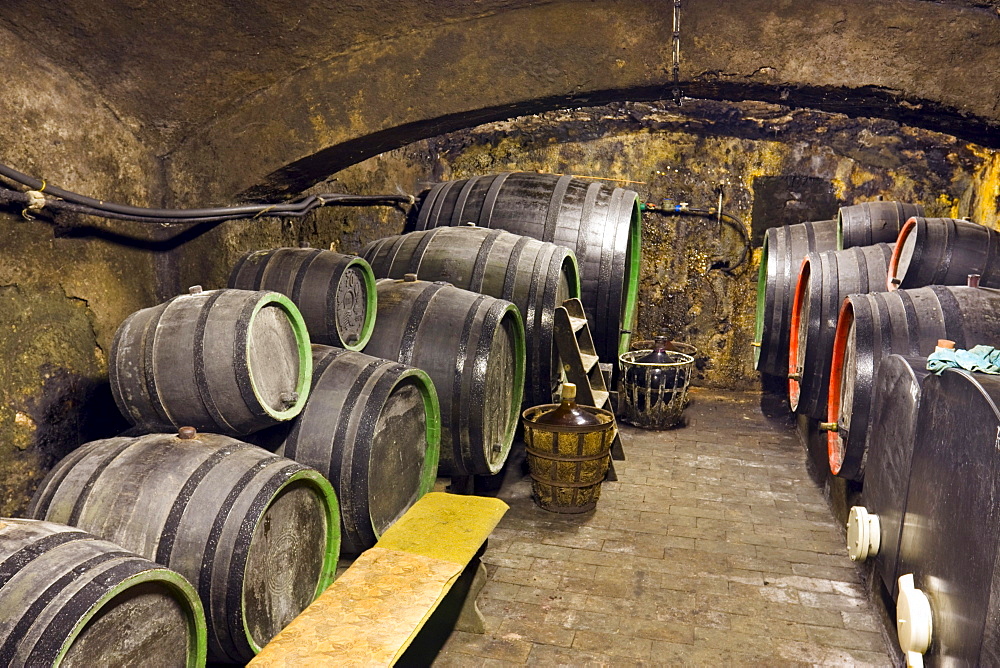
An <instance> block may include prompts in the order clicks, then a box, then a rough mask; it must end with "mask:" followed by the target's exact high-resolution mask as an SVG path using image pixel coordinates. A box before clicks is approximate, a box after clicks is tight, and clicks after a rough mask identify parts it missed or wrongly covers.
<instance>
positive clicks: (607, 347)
mask: <svg viewBox="0 0 1000 668" xmlns="http://www.w3.org/2000/svg"><path fill="white" fill-rule="evenodd" d="M469 222H472V223H475V224H476V225H478V226H479V227H491V228H499V229H503V230H507V231H508V232H513V233H514V234H523V235H525V236H529V237H534V238H535V239H540V240H542V241H549V242H552V243H554V244H559V245H560V246H565V247H566V248H569V249H570V250H572V251H573V252H574V253H575V254H576V258H577V260H578V261H579V263H580V282H581V293H580V300H581V301H582V302H583V307H584V310H585V311H586V313H587V319H588V320H589V321H590V331H591V334H592V335H593V337H594V344H595V346H596V348H597V354H598V355H599V356H600V358H601V359H602V360H605V361H607V362H612V363H615V364H617V362H618V355H620V354H621V353H624V352H627V351H628V344H629V338H630V337H631V329H632V323H633V321H634V320H635V314H636V307H637V302H638V294H639V261H640V259H641V253H642V214H641V213H640V211H639V200H638V195H637V194H636V193H635V192H634V191H632V190H626V189H623V188H614V187H612V186H609V185H607V184H606V183H602V182H600V181H593V180H588V179H581V178H574V177H572V176H568V175H558V174H537V173H533V172H513V173H511V172H507V173H503V174H491V175H488V176H477V177H474V178H471V179H465V180H462V181H445V182H443V183H439V184H437V185H436V186H434V187H433V188H431V189H430V190H428V191H427V192H425V193H423V194H422V195H421V199H420V201H419V203H418V209H417V214H416V216H415V219H414V221H413V227H414V229H416V230H427V229H431V228H434V227H442V226H448V225H450V226H453V227H454V226H456V225H464V224H465V223H469Z"/></svg>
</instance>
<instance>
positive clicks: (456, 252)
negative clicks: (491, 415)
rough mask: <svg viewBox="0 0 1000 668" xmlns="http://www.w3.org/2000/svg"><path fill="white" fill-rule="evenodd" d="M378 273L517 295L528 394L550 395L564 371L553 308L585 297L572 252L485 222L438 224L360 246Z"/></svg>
mask: <svg viewBox="0 0 1000 668" xmlns="http://www.w3.org/2000/svg"><path fill="white" fill-rule="evenodd" d="M361 254H362V255H363V256H364V258H365V259H366V260H368V262H369V263H371V266H372V270H373V271H374V272H375V274H376V276H378V277H379V278H403V276H405V275H406V274H407V273H411V272H412V273H415V274H416V275H417V278H419V279H421V280H425V281H445V282H446V283H451V284H452V285H454V286H455V287H457V288H462V289H464V290H470V291H472V292H479V293H481V294H484V295H489V296H491V297H498V298H500V299H506V300H507V301H510V302H513V303H514V305H515V306H517V308H518V309H520V311H521V318H522V319H523V320H524V337H525V343H526V348H527V374H528V376H527V379H526V381H525V388H524V395H525V396H524V400H525V401H526V402H529V403H530V404H532V405H536V404H547V403H550V402H551V401H552V398H553V394H554V391H555V390H556V388H557V387H558V385H559V381H560V378H561V370H560V367H559V352H558V350H556V347H555V338H554V329H553V322H554V318H555V308H556V307H557V306H560V305H561V304H562V303H563V302H564V301H566V300H567V299H569V298H571V297H579V296H580V278H579V276H578V274H577V266H576V258H575V256H574V255H573V251H571V250H568V249H566V248H564V247H562V246H557V245H555V244H550V243H547V242H544V241H538V240H536V239H532V238H530V237H525V236H521V235H517V234H511V233H509V232H505V231H503V230H488V229H485V228H481V227H475V226H471V227H470V226H465V227H438V228H435V229H433V230H427V231H424V232H411V233H410V234H403V235H400V236H395V237H388V238H386V239H381V240H379V241H375V242H372V243H371V244H368V246H366V247H365V249H364V250H363V251H362V253H361Z"/></svg>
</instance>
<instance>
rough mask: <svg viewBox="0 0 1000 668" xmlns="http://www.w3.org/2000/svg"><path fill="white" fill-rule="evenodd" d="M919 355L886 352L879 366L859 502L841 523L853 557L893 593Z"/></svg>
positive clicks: (922, 368)
mask: <svg viewBox="0 0 1000 668" xmlns="http://www.w3.org/2000/svg"><path fill="white" fill-rule="evenodd" d="M926 364H927V360H926V358H924V357H903V356H902V355H889V356H888V357H886V358H885V359H884V360H882V364H881V365H880V366H879V375H878V380H877V381H876V383H875V389H874V392H873V396H874V405H873V409H872V429H871V437H870V438H869V439H868V452H867V453H866V455H865V457H864V467H863V469H862V473H863V475H864V488H863V489H862V491H861V498H860V504H859V505H858V506H855V507H854V508H852V509H851V513H850V516H849V517H848V522H847V536H848V551H849V553H850V556H851V559H852V560H854V561H859V562H861V561H865V560H868V561H870V562H871V565H870V568H872V569H873V570H874V571H875V572H876V573H877V574H878V576H879V577H881V579H882V583H883V585H884V586H885V588H886V590H887V591H888V592H889V593H890V595H895V593H896V583H897V577H898V575H899V573H898V571H897V567H896V566H897V564H896V562H897V559H898V556H899V537H900V535H901V533H902V530H903V514H904V513H905V511H906V495H907V489H908V487H909V484H910V464H911V462H912V459H913V442H914V439H915V435H916V429H917V414H918V410H919V407H920V398H921V389H920V388H921V383H922V382H923V379H924V378H926V377H927V374H928V373H929V371H927V368H926Z"/></svg>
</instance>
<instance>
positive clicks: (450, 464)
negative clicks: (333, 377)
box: [365, 274, 524, 475]
mask: <svg viewBox="0 0 1000 668" xmlns="http://www.w3.org/2000/svg"><path fill="white" fill-rule="evenodd" d="M375 284H376V287H377V290H378V317H377V318H376V319H375V331H374V332H372V338H371V341H369V342H368V346H367V347H366V348H365V353H367V354H369V355H374V356H375V357H382V358H385V359H394V360H396V361H398V362H401V363H403V364H406V365H409V366H415V367H417V368H418V369H422V370H424V371H426V372H427V375H428V376H430V378H431V380H432V381H434V387H435V388H437V392H438V401H439V402H440V404H441V458H440V469H441V472H442V474H444V475H472V474H476V475H492V474H494V473H497V472H498V471H500V469H501V468H502V467H503V465H504V462H505V461H507V454H508V453H509V452H510V444H511V442H512V441H513V440H514V432H515V430H516V429H517V419H518V413H519V411H518V408H519V407H520V405H521V397H522V394H523V392H524V326H523V325H522V324H521V316H520V315H519V314H518V311H517V307H516V306H514V305H513V304H512V303H510V302H508V301H505V300H503V299H496V298H494V297H487V296H486V295H478V294H476V293H474V292H469V291H468V290H462V289H460V288H456V287H454V286H452V285H449V284H447V283H428V282H426V281H418V280H416V277H415V276H414V275H413V274H407V277H406V278H405V279H404V280H401V281H397V280H393V279H389V278H383V279H381V280H378V281H376V283H375Z"/></svg>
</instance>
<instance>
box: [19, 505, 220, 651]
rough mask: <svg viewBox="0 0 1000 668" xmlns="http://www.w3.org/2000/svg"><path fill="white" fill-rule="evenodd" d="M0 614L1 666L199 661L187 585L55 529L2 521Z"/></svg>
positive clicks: (199, 621)
mask: <svg viewBox="0 0 1000 668" xmlns="http://www.w3.org/2000/svg"><path fill="white" fill-rule="evenodd" d="M0 610H2V611H3V614H2V615H0V665H4V666H12V667H15V666H63V667H64V668H70V667H73V668H90V667H91V666H163V667H164V668H174V667H177V668H183V667H185V666H187V667H189V668H195V667H197V666H203V665H205V612H204V610H203V609H202V606H201V602H200V601H199V600H198V593H197V592H196V591H195V590H194V587H192V586H191V584H190V583H189V582H188V581H187V580H185V579H184V578H183V577H182V576H180V575H179V574H177V573H175V572H174V571H171V570H169V569H166V568H164V567H163V566H160V565H158V564H154V563H153V562H151V561H149V560H148V559H144V558H142V557H140V556H139V555H136V554H133V553H132V552H129V551H127V550H123V549H122V548H121V547H119V546H118V545H114V544H112V543H109V542H107V541H104V540H100V539H98V538H96V537H95V536H92V535H90V534H88V533H85V532H83V531H80V530H78V529H74V528H71V527H68V526H63V525H61V524H54V523H52V522H39V521H36V520H22V519H0Z"/></svg>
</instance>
